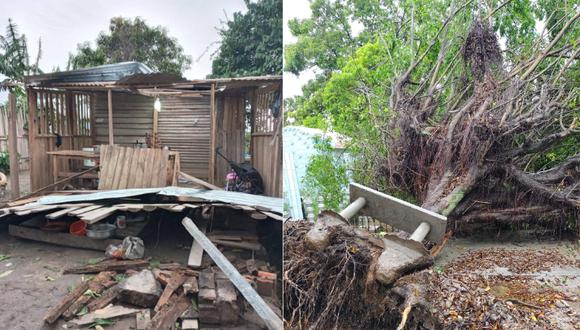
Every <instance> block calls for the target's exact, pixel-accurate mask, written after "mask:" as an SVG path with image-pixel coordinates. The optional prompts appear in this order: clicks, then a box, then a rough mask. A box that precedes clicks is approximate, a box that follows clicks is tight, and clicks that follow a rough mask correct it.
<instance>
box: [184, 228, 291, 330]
mask: <svg viewBox="0 0 580 330" xmlns="http://www.w3.org/2000/svg"><path fill="white" fill-rule="evenodd" d="M181 223H182V224H183V226H184V227H185V229H186V230H187V231H188V232H189V233H190V234H191V236H193V238H195V240H196V241H199V242H200V244H201V245H202V247H203V249H204V250H205V251H206V252H207V254H209V256H210V257H211V258H212V259H213V261H214V262H215V263H216V265H218V267H219V268H220V269H221V270H222V271H223V272H224V273H225V274H226V275H227V276H228V278H229V279H230V281H231V282H232V283H233V284H234V285H235V286H236V288H237V289H238V290H239V291H240V292H241V293H242V295H243V296H244V298H246V300H247V301H248V302H249V303H250V305H251V306H252V307H253V308H254V310H255V311H256V313H257V314H258V315H259V316H260V318H262V320H264V322H265V323H266V326H267V327H268V328H269V329H271V330H273V329H282V319H280V317H278V315H276V313H274V311H272V309H271V308H270V306H268V304H266V302H265V301H264V299H262V297H260V295H259V294H258V293H257V292H256V291H255V290H254V289H253V288H252V286H251V285H250V284H249V283H248V281H247V280H246V279H245V278H244V277H243V276H242V275H241V274H240V273H239V272H238V271H237V270H236V268H235V267H234V266H233V265H232V264H231V262H229V260H228V259H227V258H226V257H225V256H224V255H223V254H222V253H221V252H220V250H218V248H217V247H216V246H215V245H213V243H212V242H211V241H210V240H209V239H208V238H207V237H206V236H205V235H204V234H203V233H202V232H201V231H200V230H199V228H197V226H196V225H195V224H194V223H193V221H192V220H191V219H189V218H187V217H185V218H183V221H182V222H181Z"/></svg>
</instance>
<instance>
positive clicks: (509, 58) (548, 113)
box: [286, 0, 580, 229]
mask: <svg viewBox="0 0 580 330" xmlns="http://www.w3.org/2000/svg"><path fill="white" fill-rule="evenodd" d="M577 9H578V8H577V6H575V5H574V4H573V3H569V2H567V1H563V2H561V1H560V2H559V1H541V2H538V3H537V4H534V5H532V4H530V3H520V2H516V1H509V0H508V1H505V2H498V1H489V2H487V3H483V2H477V1H475V2H474V1H465V2H454V1H438V2H434V3H431V2H429V3H425V2H421V1H418V2H401V3H400V4H399V5H387V6H383V7H381V6H379V5H376V6H375V5H372V4H368V6H361V4H360V3H358V2H356V1H338V2H336V3H328V2H327V1H323V0H319V1H315V2H313V4H312V11H313V15H314V18H313V19H311V20H304V21H291V23H292V24H291V26H290V27H291V30H292V31H293V33H295V34H296V35H297V37H298V42H297V43H296V44H294V45H290V47H288V50H287V51H286V60H287V61H286V62H287V68H286V69H287V70H289V71H292V72H300V70H303V69H305V68H308V67H316V68H318V69H319V70H321V71H322V73H321V74H320V75H318V76H317V78H316V79H315V80H313V81H312V82H311V83H309V84H308V85H307V86H305V87H304V89H303V91H304V95H302V96H298V97H295V98H294V99H293V100H291V101H290V102H288V107H289V109H290V111H289V112H288V113H287V117H293V118H294V119H295V120H297V122H298V123H300V124H303V125H307V126H318V127H321V126H322V128H332V129H334V130H336V131H338V132H340V133H343V134H345V135H347V136H349V137H351V138H352V140H353V141H352V147H351V151H352V152H353V153H354V154H355V159H356V162H357V163H356V164H355V168H354V173H355V179H356V180H358V181H361V183H364V184H367V185H370V186H372V187H374V188H377V189H379V190H386V191H388V192H391V193H395V194H402V195H404V196H406V197H408V198H409V199H411V200H412V201H413V202H415V203H417V204H420V205H422V206H423V207H425V208H428V209H430V210H433V211H436V212H439V213H442V214H444V215H447V216H449V218H450V220H452V221H450V223H455V224H456V225H457V224H460V223H461V222H470V223H477V222H479V223H481V222H483V223H489V222H495V223H501V222H507V223H520V222H527V223H538V222H541V221H546V222H548V221H551V222H555V223H559V224H560V225H562V224H565V221H566V220H570V219H572V220H576V222H578V218H579V213H578V212H579V207H580V185H579V183H580V180H579V179H580V173H579V165H580V134H578V133H579V128H578V123H577V122H578V118H579V117H580V112H579V107H578V103H579V101H580V99H579V96H578V95H579V94H578V87H579V86H578V81H579V75H578V73H579V71H578V70H579V63H578V57H579V53H578V52H579V47H578V40H579V36H580V27H579V26H578V22H577V21H578V14H577V12H578V10H577ZM438 17H440V20H438V19H432V18H438ZM350 20H357V21H359V22H362V23H363V25H364V29H363V31H362V32H360V34H359V35H358V36H356V37H355V36H353V35H352V34H351V33H350V31H351V29H350V27H349V26H348V24H349V23H348V22H349V21H350ZM539 23H541V24H539ZM542 25H543V27H542ZM328 31H332V33H330V32H328ZM314 38H316V40H320V41H319V42H316V43H313V42H312V41H313V40H314ZM336 40H339V41H340V42H341V45H342V46H341V47H339V48H338V49H337V50H336V51H331V50H332V48H333V42H334V43H336ZM500 43H501V44H503V45H504V46H503V48H504V49H503V50H502V47H500ZM357 47H358V48H357ZM337 63H338V64H337ZM572 225H573V227H574V228H576V229H578V225H577V223H576V224H574V223H572ZM560 227H562V226H560Z"/></svg>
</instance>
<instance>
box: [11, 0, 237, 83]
mask: <svg viewBox="0 0 580 330" xmlns="http://www.w3.org/2000/svg"><path fill="white" fill-rule="evenodd" d="M236 11H242V12H245V11H246V6H245V4H244V1H243V0H212V1H203V0H164V1H158V0H155V1H152V0H139V1H136V0H93V1H78V0H43V1H30V0H18V1H1V2H0V29H1V30H0V31H1V32H0V33H1V34H4V30H5V27H6V25H7V24H8V18H12V20H13V21H14V22H15V23H16V24H17V25H18V27H19V32H20V33H24V34H26V36H27V38H28V43H29V51H30V52H31V57H32V58H35V56H36V52H37V49H38V46H37V43H38V38H41V39H42V58H41V60H40V67H41V69H42V70H44V71H52V69H53V68H54V67H56V66H59V67H60V68H61V69H63V68H65V67H66V62H67V59H68V53H69V52H73V51H75V50H76V46H77V44H78V43H80V42H83V41H91V42H93V46H94V40H95V39H96V38H97V36H98V34H99V32H101V31H104V30H108V27H109V21H110V19H111V17H114V16H123V17H136V16H140V17H142V18H144V19H145V20H146V22H147V24H149V25H152V26H158V25H161V26H164V27H166V28H167V30H168V32H169V35H170V36H171V37H174V38H177V40H178V41H179V43H180V44H181V45H182V46H183V48H184V51H185V53H186V54H188V55H191V57H192V59H193V61H194V62H193V63H192V64H191V68H190V69H189V70H188V71H186V72H185V77H186V78H189V79H195V78H204V77H205V76H206V75H207V74H209V73H210V72H211V58H210V55H211V53H212V52H213V50H215V49H216V48H217V45H215V46H213V47H212V51H210V52H208V53H206V54H204V55H203V56H202V57H201V59H199V61H197V59H198V57H200V56H201V55H202V54H203V53H204V50H205V49H206V48H207V47H208V46H210V45H211V44H212V43H214V42H216V41H219V36H218V33H217V30H216V27H219V26H220V25H221V23H220V20H221V21H225V20H226V15H227V17H229V18H232V16H233V13H234V12H236Z"/></svg>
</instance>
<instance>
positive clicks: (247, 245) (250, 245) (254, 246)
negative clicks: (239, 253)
mask: <svg viewBox="0 0 580 330" xmlns="http://www.w3.org/2000/svg"><path fill="white" fill-rule="evenodd" d="M210 241H211V242H212V243H214V244H217V245H222V246H227V247H231V248H237V249H244V250H251V251H260V250H262V244H260V243H257V242H232V241H226V240H220V239H215V238H211V239H210Z"/></svg>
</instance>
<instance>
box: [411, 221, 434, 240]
mask: <svg viewBox="0 0 580 330" xmlns="http://www.w3.org/2000/svg"><path fill="white" fill-rule="evenodd" d="M430 230H431V226H430V225H429V224H428V223H427V222H421V224H420V225H419V227H417V229H415V231H414V232H413V234H412V235H411V237H409V239H410V240H413V241H417V242H422V241H423V240H424V239H425V237H427V234H429V231H430Z"/></svg>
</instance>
